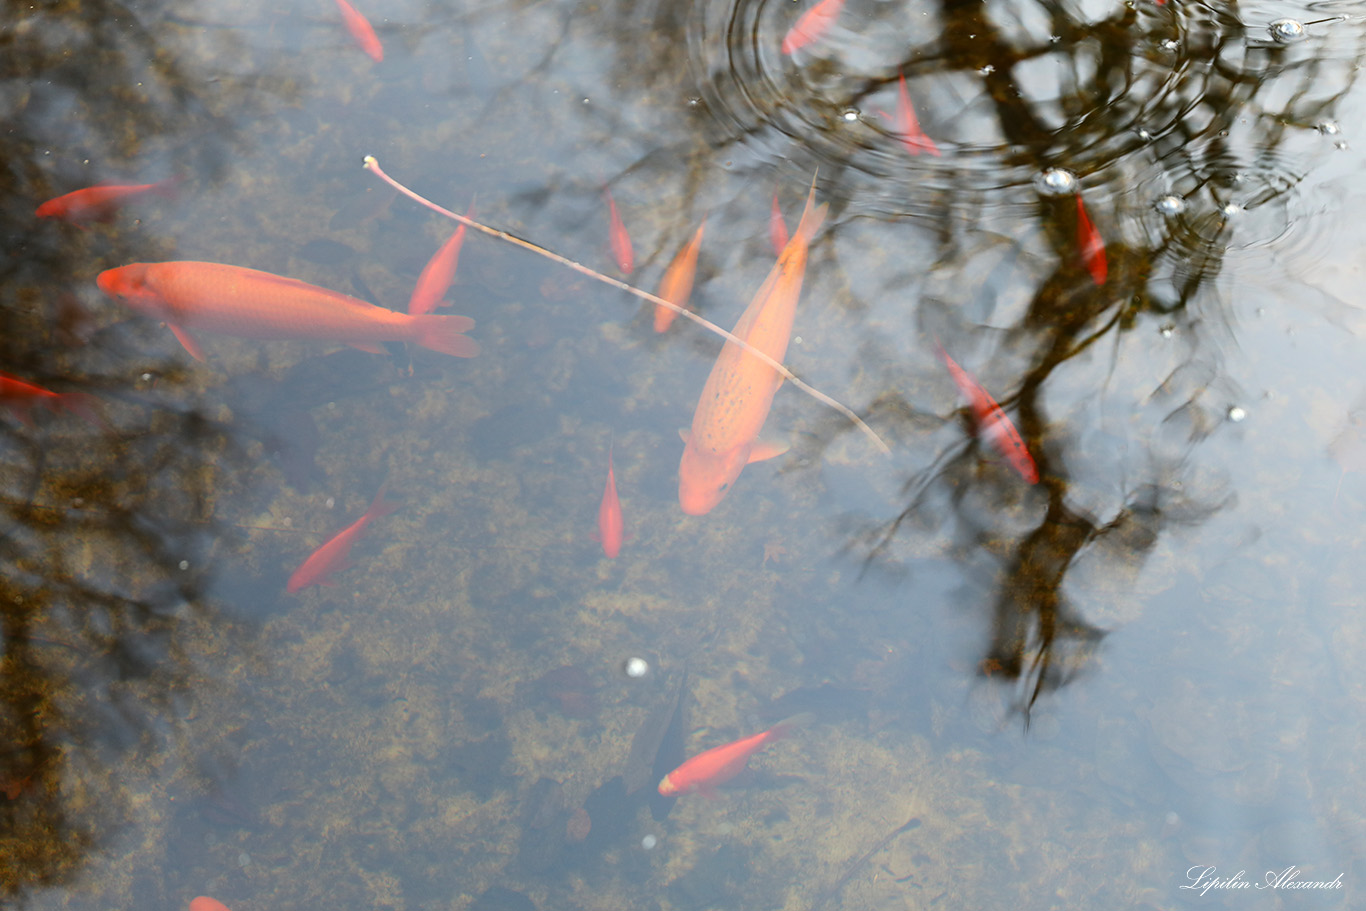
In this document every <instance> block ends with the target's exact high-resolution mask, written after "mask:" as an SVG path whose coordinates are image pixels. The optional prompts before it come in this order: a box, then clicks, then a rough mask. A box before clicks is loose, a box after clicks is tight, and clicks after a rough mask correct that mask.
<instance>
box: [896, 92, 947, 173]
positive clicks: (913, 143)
mask: <svg viewBox="0 0 1366 911" xmlns="http://www.w3.org/2000/svg"><path fill="white" fill-rule="evenodd" d="M896 134H897V136H898V137H900V139H901V144H902V145H904V146H905V147H906V151H908V152H910V153H911V154H912V155H919V154H920V153H921V152H925V153H927V154H929V155H933V156H935V157H936V158H937V157H939V146H937V145H935V144H934V140H932V139H930V137H928V136H926V135H925V133H924V132H923V131H922V130H921V129H920V120H919V119H918V118H917V117H916V116H915V107H914V106H913V105H912V104H911V93H910V92H908V91H906V77H905V76H901V77H900V78H899V79H898V81H897V97H896Z"/></svg>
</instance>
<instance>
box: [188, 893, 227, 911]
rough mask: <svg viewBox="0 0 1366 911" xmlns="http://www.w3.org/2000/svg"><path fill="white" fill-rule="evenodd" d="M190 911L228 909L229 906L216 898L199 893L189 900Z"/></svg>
mask: <svg viewBox="0 0 1366 911" xmlns="http://www.w3.org/2000/svg"><path fill="white" fill-rule="evenodd" d="M190 911H229V908H228V906H227V905H225V904H223V903H222V902H220V901H217V900H216V899H212V898H209V897H208V896H207V895H201V896H199V897H198V898H195V899H191V900H190Z"/></svg>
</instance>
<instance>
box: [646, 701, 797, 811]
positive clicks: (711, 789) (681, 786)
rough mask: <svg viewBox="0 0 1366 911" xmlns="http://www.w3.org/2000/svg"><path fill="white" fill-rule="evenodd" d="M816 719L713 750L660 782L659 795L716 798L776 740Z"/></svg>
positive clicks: (792, 720)
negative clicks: (721, 788) (719, 789)
mask: <svg viewBox="0 0 1366 911" xmlns="http://www.w3.org/2000/svg"><path fill="white" fill-rule="evenodd" d="M814 717H815V716H813V715H811V714H808V713H803V714H801V715H794V716H793V717H791V718H788V719H786V720H785V721H780V722H778V723H777V724H775V725H774V726H773V727H771V728H769V729H768V730H767V731H762V732H760V733H758V734H754V735H751V736H749V737H744V738H742V739H740V740H737V741H735V742H734V743H727V744H725V745H724V746H719V747H712V748H711V749H710V750H707V751H706V752H705V753H698V754H697V755H696V756H694V757H693V758H692V759H689V760H688V761H687V762H685V763H683V764H682V765H681V766H679V767H678V768H676V769H674V770H673V771H672V772H670V773H669V774H668V775H665V776H664V778H663V780H662V781H660V783H659V793H661V794H663V795H664V796H665V797H672V796H673V795H675V794H689V793H691V792H693V791H699V792H701V793H702V794H704V795H707V796H709V797H710V796H714V795H715V793H716V786H717V785H720V784H724V783H725V782H727V781H730V780H731V779H732V778H734V777H735V776H736V775H739V774H740V772H741V771H742V770H743V769H744V768H745V765H746V764H747V763H748V762H749V757H751V756H753V755H754V754H755V753H757V752H759V751H760V750H762V749H763V748H764V747H766V746H768V745H769V744H770V743H772V742H773V741H775V740H779V739H781V738H783V737H786V736H787V735H788V734H789V733H791V731H792V729H793V728H796V727H798V726H799V725H803V724H808V723H809V722H811V721H812V720H813V719H814Z"/></svg>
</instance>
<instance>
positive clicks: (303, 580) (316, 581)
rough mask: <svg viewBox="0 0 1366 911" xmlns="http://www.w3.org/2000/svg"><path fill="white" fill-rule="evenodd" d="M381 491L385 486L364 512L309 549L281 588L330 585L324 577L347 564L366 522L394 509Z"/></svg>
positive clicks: (294, 590) (290, 591) (345, 566)
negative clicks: (300, 564) (315, 548)
mask: <svg viewBox="0 0 1366 911" xmlns="http://www.w3.org/2000/svg"><path fill="white" fill-rule="evenodd" d="M384 491H385V488H384V487H381V488H380V489H379V493H377V494H375V499H374V502H372V503H371V504H370V508H369V509H367V510H366V511H365V515H363V516H361V517H360V518H359V519H357V520H356V521H354V522H352V523H351V524H350V525H348V526H346V527H345V528H343V529H342V530H341V531H339V532H337V533H336V534H335V535H333V536H332V537H331V538H330V539H329V540H328V542H327V543H326V544H324V545H323V546H322V547H319V548H318V549H317V550H315V551H313V553H312V555H311V556H310V557H309V558H308V559H307V560H305V561H304V562H303V565H302V566H300V567H299V568H298V569H296V570H294V573H293V575H291V576H290V577H289V582H288V583H286V585H285V591H287V592H289V593H290V594H293V593H294V592H297V591H298V590H299V589H301V588H308V586H310V585H333V584H334V583H333V582H332V580H331V579H329V578H328V577H329V576H331V575H332V574H333V573H337V572H341V571H342V570H344V569H349V568H350V567H351V545H353V544H355V543H356V542H357V541H359V540H360V538H361V535H363V534H365V528H366V526H368V525H369V524H370V523H371V522H373V521H375V520H376V519H379V518H382V517H384V516H387V515H389V514H390V513H392V512H393V511H394V510H396V509H398V507H397V506H395V505H394V504H392V503H388V502H386V501H385V499H384Z"/></svg>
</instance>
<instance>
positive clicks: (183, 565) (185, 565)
mask: <svg viewBox="0 0 1366 911" xmlns="http://www.w3.org/2000/svg"><path fill="white" fill-rule="evenodd" d="M178 565H179V566H180V568H181V570H182V571H183V570H187V569H189V568H190V561H189V560H181V561H180V563H179V564H178Z"/></svg>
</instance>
